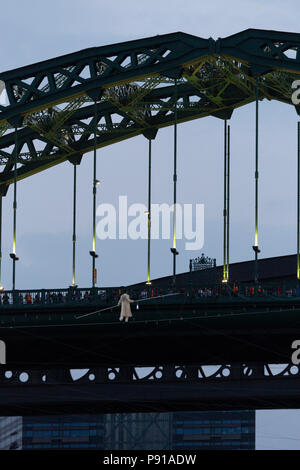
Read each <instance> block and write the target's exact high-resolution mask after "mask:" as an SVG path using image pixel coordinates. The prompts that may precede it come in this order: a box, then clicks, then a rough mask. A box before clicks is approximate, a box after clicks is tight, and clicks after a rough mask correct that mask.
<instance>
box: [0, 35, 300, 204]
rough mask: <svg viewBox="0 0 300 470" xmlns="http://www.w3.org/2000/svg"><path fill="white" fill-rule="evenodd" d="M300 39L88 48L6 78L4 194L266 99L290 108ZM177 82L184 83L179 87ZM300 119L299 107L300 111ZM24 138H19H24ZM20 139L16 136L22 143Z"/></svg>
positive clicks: (0, 80) (153, 40)
mask: <svg viewBox="0 0 300 470" xmlns="http://www.w3.org/2000/svg"><path fill="white" fill-rule="evenodd" d="M299 73H300V34H294V33H287V32H277V31H265V30H257V29H247V30H245V31H242V32H240V33H237V34H234V35H232V36H228V37H226V38H219V39H217V40H214V39H212V38H209V39H203V38H200V37H197V36H193V35H189V34H185V33H182V32H177V33H172V34H166V35H157V36H155V37H150V38H145V39H140V40H134V41H129V42H124V43H119V44H113V45H109V46H103V47H94V48H89V49H85V50H82V51H79V52H75V53H72V54H67V55H64V56H61V57H57V58H54V59H50V60H45V61H43V62H39V63H36V64H32V65H28V66H25V67H21V68H18V69H15V70H11V71H7V72H2V73H0V91H1V90H3V89H4V87H5V90H6V94H7V104H6V105H4V104H1V105H0V163H1V165H2V168H3V169H2V172H1V173H0V196H4V195H5V194H6V192H7V189H8V187H9V185H10V184H11V183H12V182H13V180H14V177H13V166H14V157H15V154H16V156H17V163H18V172H17V180H20V179H23V178H26V177H28V176H31V175H32V174H35V173H37V172H39V171H42V170H45V169H47V168H49V167H52V166H54V165H57V164H59V163H61V162H63V161H66V160H70V161H71V162H73V163H78V162H80V159H81V156H82V155H83V154H84V153H86V152H89V151H90V150H92V148H93V145H94V139H93V133H94V132H95V131H96V139H97V140H96V146H97V147H98V148H100V147H104V146H106V145H110V144H113V143H115V142H119V141H122V140H124V139H128V138H130V137H134V136H137V135H139V134H143V135H144V136H145V137H147V138H148V139H153V138H154V137H155V135H156V132H157V130H158V129H159V128H161V127H165V126H169V125H171V124H173V122H174V108H175V105H176V107H177V120H178V122H179V123H180V122H185V121H188V120H191V119H196V118H200V117H204V116H215V117H219V118H222V119H229V118H230V116H231V114H232V112H233V110H234V109H235V108H237V107H240V106H243V105H245V104H247V103H250V102H252V101H255V97H256V95H255V93H256V85H255V83H256V77H257V76H260V77H261V78H260V80H259V85H258V87H259V89H258V92H259V99H260V100H261V99H264V98H266V99H269V100H271V99H276V100H279V101H282V102H284V103H287V104H292V103H291V92H292V90H291V84H292V82H293V81H294V80H295V79H297V78H298V77H299ZM175 80H176V83H177V85H176V86H175V85H174V81H175ZM296 110H297V112H298V111H299V109H298V108H297V109H296ZM16 130H17V132H16ZM16 134H17V135H16Z"/></svg>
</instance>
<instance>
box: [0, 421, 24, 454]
mask: <svg viewBox="0 0 300 470" xmlns="http://www.w3.org/2000/svg"><path fill="white" fill-rule="evenodd" d="M22 421H23V420H22V418H21V417H19V416H17V417H9V418H6V417H5V418H0V450H20V449H22V431H23V424H22Z"/></svg>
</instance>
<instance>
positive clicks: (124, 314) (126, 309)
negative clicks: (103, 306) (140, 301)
mask: <svg viewBox="0 0 300 470" xmlns="http://www.w3.org/2000/svg"><path fill="white" fill-rule="evenodd" d="M132 302H134V300H131V298H130V297H129V295H128V294H127V291H125V292H124V294H122V295H121V297H120V300H119V302H118V307H119V306H120V305H121V314H120V321H122V320H123V318H125V322H128V318H130V317H132V313H131V308H130V304H131V303H132Z"/></svg>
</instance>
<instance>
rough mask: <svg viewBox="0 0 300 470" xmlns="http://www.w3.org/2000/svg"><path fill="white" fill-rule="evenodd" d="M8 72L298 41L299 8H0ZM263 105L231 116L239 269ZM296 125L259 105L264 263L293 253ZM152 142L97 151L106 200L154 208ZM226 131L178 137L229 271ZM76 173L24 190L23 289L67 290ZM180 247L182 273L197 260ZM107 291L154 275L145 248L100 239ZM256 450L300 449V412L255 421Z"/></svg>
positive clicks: (8, 220) (165, 156)
mask: <svg viewBox="0 0 300 470" xmlns="http://www.w3.org/2000/svg"><path fill="white" fill-rule="evenodd" d="M0 6H1V20H0V24H1V37H2V41H1V52H0V54H1V62H0V69H1V70H2V71H5V70H9V69H12V68H16V67H19V66H21V65H27V64H31V63H34V62H37V61H40V60H44V59H48V58H52V57H56V56H59V55H62V54H66V53H70V52H74V51H77V50H79V49H84V48H87V47H91V46H102V45H107V44H111V43H115V42H121V41H128V40H132V39H137V38H143V37H147V36H153V35H156V34H165V33H170V32H176V31H183V32H186V33H190V34H193V35H197V36H200V37H203V38H208V37H210V36H211V37H213V38H214V39H217V38H218V37H226V36H228V35H230V34H234V33H236V32H239V31H241V30H243V29H247V28H262V29H273V30H281V31H290V32H299V9H300V7H299V2H298V1H296V0H295V1H286V2H282V0H281V1H278V0H272V1H271V0H259V1H258V0H257V1H256V0H252V1H243V0H239V1H232V0H228V1H227V2H222V1H220V0H215V1H214V2H203V1H201V0H200V1H196V0H193V1H189V0H187V1H185V2H182V0H180V1H179V0H172V1H171V0H165V1H161V0H160V1H158V0H152V1H151V2H145V1H141V0H127V1H126V2H123V1H120V0H115V1H114V2H106V1H102V0H98V1H96V0H88V2H85V3H83V2H82V1H79V0H63V1H62V0H52V1H51V2H49V1H45V0H39V1H37V0H27V1H26V2H4V1H3V0H2V1H1V2H0ZM254 111H255V107H254V105H253V104H252V105H248V106H247V107H244V108H241V109H239V110H236V111H234V113H233V117H232V119H231V122H230V124H231V142H232V147H231V168H232V174H231V235H230V240H231V262H234V261H241V260H245V259H251V258H252V256H253V253H252V248H251V247H252V245H253V238H254V227H253V224H254V143H255V142H254V124H255V114H254ZM296 126H297V115H296V113H295V110H294V109H293V107H292V106H288V105H283V104H280V103H277V102H264V103H262V104H261V105H260V146H259V152H260V232H259V245H260V247H261V249H262V256H263V257H268V256H276V255H285V254H291V253H295V249H296ZM172 139H173V131H172V129H171V128H170V129H163V130H160V131H159V132H158V135H157V138H156V140H155V141H154V143H153V202H154V203H155V202H157V203H161V202H167V203H171V202H172V197H173V196H172V172H173V168H172V163H173V160H172V158H173V155H172V152H173V140H172ZM147 145H148V144H147V141H146V139H145V138H144V137H136V138H134V139H131V140H128V141H125V142H122V143H119V144H115V145H112V146H110V147H107V148H104V149H101V150H99V151H98V157H97V161H98V172H97V177H98V179H100V180H101V182H102V184H101V188H100V190H99V191H98V203H100V202H105V203H112V204H115V205H116V204H117V201H118V196H119V195H127V196H128V201H129V204H131V203H135V202H141V203H147ZM222 152H223V122H222V121H220V120H218V119H216V118H205V119H201V120H197V121H193V122H189V123H186V124H182V125H180V126H179V129H178V202H179V203H193V204H195V203H203V204H204V205H205V243H204V247H203V250H201V251H204V252H205V254H207V255H208V256H212V257H216V258H217V262H218V263H219V264H220V263H221V262H222V206H223V199H222V198H223V189H222V182H223V179H222V178H223V175H222V171H223V153H222ZM3 210H4V231H3V249H2V251H3V284H4V286H5V287H7V288H10V287H11V262H10V259H9V255H8V254H9V252H11V244H12V242H11V235H12V188H10V190H9V192H8V195H7V197H6V198H5V200H4V202H3ZM91 221H92V155H91V154H86V155H84V157H83V160H82V164H81V165H80V167H79V169H78V237H77V240H78V261H77V283H78V284H79V285H80V286H88V285H90V283H91V279H90V277H91V276H90V271H91V266H90V265H91V260H90V257H89V254H88V252H89V250H90V249H91V232H92V227H91ZM71 240H72V167H71V165H70V164H68V163H64V164H62V165H60V166H58V167H55V168H53V169H50V170H47V171H46V172H44V173H41V174H38V175H36V176H33V177H31V178H29V179H27V180H24V181H22V182H21V183H20V184H19V185H18V223H17V254H18V256H19V257H20V261H19V262H18V266H17V288H20V289H22V288H23V289H25V288H34V287H36V288H41V287H64V286H68V285H70V283H71V261H72V260H71V256H72V241H71ZM183 243H184V241H183V242H180V241H179V243H178V248H179V251H180V256H179V257H178V271H185V270H187V269H188V260H189V258H191V257H194V256H197V255H199V254H200V253H198V252H191V251H185V250H184V246H183ZM152 246H153V249H152V254H153V256H152V276H153V277H156V276H161V275H167V274H170V273H171V270H172V258H171V255H170V251H169V248H170V246H171V244H170V242H169V241H168V240H167V241H153V243H152ZM97 252H98V253H99V260H98V261H97V264H98V271H99V275H98V277H99V283H100V285H120V284H121V285H126V284H129V283H131V282H137V281H142V280H144V279H145V277H146V241H143V240H138V241H130V240H124V241H102V242H100V241H98V242H97ZM257 447H258V448H264V449H279V448H281V449H300V412H299V411H291V412H289V411H270V412H258V413H257Z"/></svg>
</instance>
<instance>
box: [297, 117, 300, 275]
mask: <svg viewBox="0 0 300 470" xmlns="http://www.w3.org/2000/svg"><path fill="white" fill-rule="evenodd" d="M297 156H298V159H297V160H298V165H297V279H298V280H299V279H300V121H298V126H297Z"/></svg>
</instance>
